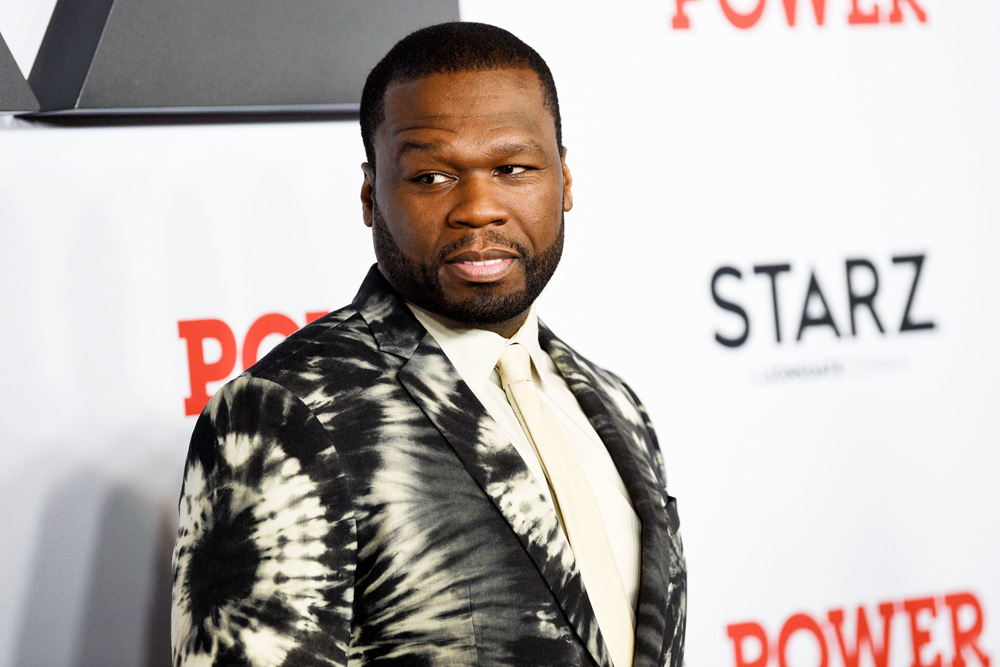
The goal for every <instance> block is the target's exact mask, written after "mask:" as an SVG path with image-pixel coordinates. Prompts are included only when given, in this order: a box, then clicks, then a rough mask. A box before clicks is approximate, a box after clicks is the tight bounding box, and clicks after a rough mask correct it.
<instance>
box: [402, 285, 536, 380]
mask: <svg viewBox="0 0 1000 667" xmlns="http://www.w3.org/2000/svg"><path fill="white" fill-rule="evenodd" d="M406 306H407V307H408V308H409V309H410V310H411V311H412V312H413V315H414V317H416V318H417V320H418V321H419V322H420V324H422V325H423V326H424V328H425V329H427V332H428V333H430V335H431V336H433V337H434V340H435V341H437V343H438V345H440V346H441V349H442V350H443V351H444V353H445V355H446V356H447V357H448V359H449V361H451V363H452V364H453V365H454V366H455V369H456V370H457V371H458V374H459V375H460V376H462V379H463V380H465V382H466V384H468V385H469V386H470V387H479V386H481V385H482V384H483V383H484V382H486V381H487V380H489V379H490V376H491V374H492V373H493V369H494V367H495V366H496V364H497V360H499V359H500V355H501V354H502V353H503V349H504V348H505V347H506V346H507V345H509V344H511V343H520V344H521V345H524V346H525V347H526V348H527V349H528V353H529V354H530V355H531V359H532V361H533V362H534V365H535V366H536V367H537V368H544V366H543V365H542V364H543V360H547V358H546V356H544V353H543V352H542V347H541V345H540V344H539V343H538V316H537V315H536V314H535V307H534V306H532V307H531V308H529V309H528V317H527V318H526V319H525V320H524V324H522V325H521V328H520V329H518V330H517V332H516V333H515V334H514V335H513V336H511V337H510V339H507V338H504V337H503V336H501V335H500V334H498V333H494V332H492V331H487V330H485V329H477V328H475V327H467V326H462V325H458V326H456V325H455V324H454V323H453V322H450V321H446V320H445V319H444V318H442V317H441V316H440V315H436V314H435V313H432V312H430V311H428V310H425V309H424V308H421V307H420V306H416V305H414V304H412V303H410V302H409V301H407V302H406ZM550 363H551V362H550Z"/></svg>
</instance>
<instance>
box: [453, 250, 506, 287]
mask: <svg viewBox="0 0 1000 667" xmlns="http://www.w3.org/2000/svg"><path fill="white" fill-rule="evenodd" d="M463 254H466V253H463ZM469 254H471V253H469ZM484 254H485V253H484ZM490 254H493V253H490ZM503 254H504V255H506V256H504V257H487V258H482V257H462V256H459V257H456V258H455V259H452V260H451V261H450V262H448V264H447V265H446V266H447V267H448V269H449V270H450V271H451V272H452V274H454V275H455V276H456V277H458V278H461V279H462V280H467V281H469V282H474V283H488V282H494V281H497V280H500V279H501V278H503V277H504V276H505V275H507V273H508V272H509V271H510V270H511V269H512V268H513V267H514V264H515V263H516V262H517V258H516V257H512V256H511V255H510V253H509V252H505V253H503Z"/></svg>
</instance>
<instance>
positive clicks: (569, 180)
mask: <svg viewBox="0 0 1000 667" xmlns="http://www.w3.org/2000/svg"><path fill="white" fill-rule="evenodd" d="M562 172H563V212H564V213H569V211H570V210H571V209H572V208H573V174H571V173H570V171H569V165H567V164H566V147H565V146H564V147H563V149H562Z"/></svg>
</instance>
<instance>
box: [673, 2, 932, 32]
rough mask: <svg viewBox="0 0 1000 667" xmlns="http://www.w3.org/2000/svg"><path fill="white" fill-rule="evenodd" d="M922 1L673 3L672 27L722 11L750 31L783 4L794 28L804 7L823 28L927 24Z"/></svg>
mask: <svg viewBox="0 0 1000 667" xmlns="http://www.w3.org/2000/svg"><path fill="white" fill-rule="evenodd" d="M922 2H924V0H920V1H919V2H918V0H811V1H809V0H672V4H673V5H674V14H673V17H672V18H671V26H672V27H673V29H674V30H690V29H691V28H692V27H694V25H695V24H696V23H697V21H698V17H699V15H702V13H703V12H709V11H721V13H722V14H723V15H724V16H725V17H726V20H727V21H729V23H731V24H732V25H733V26H735V27H737V28H740V29H742V30H749V29H751V28H753V27H755V26H756V25H757V24H758V22H759V21H760V19H761V17H762V16H763V15H764V10H765V9H768V8H772V7H775V6H777V5H779V4H780V7H781V9H782V10H784V17H785V21H786V22H787V23H788V26H789V27H790V28H794V27H796V25H797V24H799V22H800V16H799V6H800V5H801V6H802V7H803V8H806V7H809V8H811V9H812V12H811V13H812V19H804V20H805V21H809V20H813V21H815V23H816V25H819V26H822V25H825V24H826V22H827V18H828V17H829V18H830V19H831V20H835V21H841V22H843V23H844V24H846V25H848V26H871V25H898V24H901V23H914V22H919V23H927V12H926V11H925V10H924V8H923V6H922V5H921V4H920V3H922ZM715 5H718V6H717V7H716V6H715ZM804 11H805V13H808V10H805V9H804Z"/></svg>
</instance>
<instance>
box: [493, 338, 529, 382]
mask: <svg viewBox="0 0 1000 667" xmlns="http://www.w3.org/2000/svg"><path fill="white" fill-rule="evenodd" d="M497 372H498V373H499V374H500V384H501V385H502V386H504V387H506V386H507V385H509V384H511V383H512V382H517V381H519V380H527V381H528V382H530V381H531V355H530V354H528V348H526V347H524V346H523V345H521V344H519V343H513V344H511V345H508V346H507V347H506V348H504V351H503V354H501V355H500V361H498V362H497Z"/></svg>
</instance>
